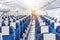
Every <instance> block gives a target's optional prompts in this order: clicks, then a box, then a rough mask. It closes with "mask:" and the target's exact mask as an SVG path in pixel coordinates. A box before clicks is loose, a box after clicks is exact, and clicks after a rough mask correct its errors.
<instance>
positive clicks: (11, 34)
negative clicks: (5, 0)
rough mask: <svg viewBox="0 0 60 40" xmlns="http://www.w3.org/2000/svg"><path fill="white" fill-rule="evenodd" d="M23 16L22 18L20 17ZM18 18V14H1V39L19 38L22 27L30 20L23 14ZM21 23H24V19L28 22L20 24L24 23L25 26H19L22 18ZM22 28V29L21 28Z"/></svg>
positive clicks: (11, 39) (17, 39) (14, 39)
mask: <svg viewBox="0 0 60 40" xmlns="http://www.w3.org/2000/svg"><path fill="white" fill-rule="evenodd" d="M22 18H23V19H22ZM22 18H20V16H17V17H14V16H3V17H0V33H1V35H2V36H1V37H0V38H1V40H20V38H21V34H22V33H23V32H22V29H23V30H25V29H26V28H25V29H24V27H27V25H28V24H29V22H30V16H24V17H22ZM21 19H22V20H24V21H23V23H25V21H26V22H27V23H28V24H27V23H25V24H22V25H26V26H23V28H22V26H21V21H22V20H21ZM21 28H22V29H21Z"/></svg>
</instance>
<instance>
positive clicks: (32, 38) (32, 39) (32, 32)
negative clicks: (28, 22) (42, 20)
mask: <svg viewBox="0 0 60 40" xmlns="http://www.w3.org/2000/svg"><path fill="white" fill-rule="evenodd" d="M28 40H35V20H33V22H32V26H31V30H30V33H29V37H28Z"/></svg>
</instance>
